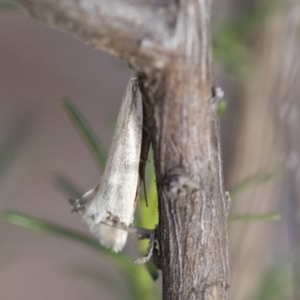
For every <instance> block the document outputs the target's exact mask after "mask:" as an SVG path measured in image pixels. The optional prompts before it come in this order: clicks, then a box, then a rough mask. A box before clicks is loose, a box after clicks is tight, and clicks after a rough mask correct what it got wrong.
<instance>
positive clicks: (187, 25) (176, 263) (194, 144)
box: [19, 0, 229, 300]
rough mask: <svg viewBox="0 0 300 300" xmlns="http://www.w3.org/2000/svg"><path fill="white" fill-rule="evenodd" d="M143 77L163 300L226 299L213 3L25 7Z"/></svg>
mask: <svg viewBox="0 0 300 300" xmlns="http://www.w3.org/2000/svg"><path fill="white" fill-rule="evenodd" d="M19 2H20V3H22V4H24V5H25V6H26V7H27V8H28V9H29V10H30V11H31V13H32V14H33V15H34V16H35V17H37V18H39V19H41V20H43V21H45V22H47V23H48V24H51V25H55V26H58V27H60V28H64V29H66V30H69V31H71V32H73V33H75V34H76V35H78V36H80V37H81V38H83V39H84V40H86V41H88V42H90V43H92V44H93V45H95V46H96V47H101V48H103V49H105V50H108V51H110V52H112V53H114V54H116V55H117V56H121V57H124V58H126V59H127V60H128V61H129V63H130V64H131V65H132V66H133V67H134V68H135V69H136V70H137V71H138V74H139V79H140V83H141V88H142V90H143V94H144V98H145V105H146V107H147V111H146V113H147V116H148V118H147V122H149V126H150V127H149V128H150V131H151V135H152V137H151V138H152V144H153V148H154V158H155V170H156V181H157V187H158V194H159V224H158V228H157V231H158V242H159V251H160V253H159V254H160V257H161V265H162V274H163V299H164V300H176V299H178V300H179V299H180V300H187V299H198V300H226V299H227V298H228V291H227V290H228V287H229V283H228V281H229V266H228V242H227V214H228V201H229V199H228V197H226V196H225V192H224V187H223V173H222V161H221V149H220V137H219V123H218V117H217V112H216V108H217V105H216V103H215V101H213V100H214V99H213V98H212V87H213V85H214V82H213V72H212V49H211V36H210V5H211V0H144V1H143V0H77V1H76V0H19Z"/></svg>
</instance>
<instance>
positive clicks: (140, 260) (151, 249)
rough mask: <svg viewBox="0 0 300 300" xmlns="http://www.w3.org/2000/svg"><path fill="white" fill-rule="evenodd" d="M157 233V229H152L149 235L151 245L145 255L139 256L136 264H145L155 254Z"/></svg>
mask: <svg viewBox="0 0 300 300" xmlns="http://www.w3.org/2000/svg"><path fill="white" fill-rule="evenodd" d="M155 233H156V230H155V229H154V230H152V231H151V233H150V236H149V245H148V248H147V251H146V254H145V256H143V257H141V258H138V259H137V260H136V261H135V262H134V263H135V264H145V263H146V262H148V261H149V260H150V258H151V257H152V255H153V252H154V249H155Z"/></svg>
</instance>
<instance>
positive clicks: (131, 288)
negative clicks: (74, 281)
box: [4, 99, 158, 300]
mask: <svg viewBox="0 0 300 300" xmlns="http://www.w3.org/2000/svg"><path fill="white" fill-rule="evenodd" d="M62 107H63V109H64V111H65V112H66V114H67V116H68V117H69V118H70V120H71V122H72V124H73V125H74V127H75V128H76V130H77V131H78V133H79V134H80V136H81V137H82V139H83V141H84V142H85V143H86V145H87V146H88V149H89V150H90V152H91V153H92V155H93V156H94V158H95V161H96V162H97V164H98V166H99V169H100V170H101V171H103V169H104V166H105V163H106V154H105V151H104V149H103V147H102V145H101V144H100V143H99V141H98V139H97V137H96V135H95V133H94V131H93V130H92V128H91V127H90V126H89V124H88V122H87V121H86V120H85V119H84V117H83V116H82V114H81V113H80V112H79V111H78V109H77V108H76V107H75V105H74V104H72V103H71V102H70V101H69V100H67V99H64V100H63V102H62ZM146 173H147V174H146V178H147V184H146V185H147V191H148V192H147V199H148V201H149V203H150V204H151V205H150V206H149V207H146V206H145V195H144V196H141V198H142V201H141V204H140V208H141V209H140V215H139V216H138V217H137V223H138V224H137V225H138V226H141V227H146V228H154V226H155V225H156V224H157V195H156V186H155V182H154V171H153V166H152V165H151V164H149V166H147V172H146ZM53 182H54V185H55V187H56V188H57V189H58V190H59V191H60V192H61V193H62V194H64V196H66V197H68V198H72V199H77V198H78V197H80V196H81V195H82V194H83V192H82V190H81V189H80V188H79V187H78V186H77V185H76V184H74V183H73V182H72V180H71V179H69V178H68V177H67V176H65V175H63V174H61V173H55V174H53ZM4 218H5V219H6V220H7V221H9V222H11V223H13V224H15V225H18V226H22V227H25V228H28V229H32V230H36V231H40V232H45V233H50V234H53V235H56V236H59V237H63V238H67V239H70V240H73V241H76V242H79V243H81V244H83V245H85V246H87V247H89V248H92V249H93V250H96V251H97V252H98V253H101V255H106V256H107V257H109V258H110V259H111V260H112V261H114V262H115V264H116V265H117V266H118V267H119V269H120V271H121V273H122V274H123V276H122V280H123V282H126V286H127V289H128V290H127V294H126V293H125V294H124V292H121V291H118V288H116V287H115V286H116V284H115V285H114V287H112V284H108V285H105V286H106V287H107V288H109V289H110V290H112V289H115V291H114V292H117V294H118V295H119V296H121V297H120V299H124V298H127V299H131V300H134V299H138V300H140V299H143V300H153V299H157V298H158V294H157V290H156V289H155V287H154V281H153V280H155V279H157V277H158V272H157V270H156V268H155V267H154V266H153V264H152V262H149V263H147V264H146V265H135V264H133V259H132V258H130V257H129V256H127V255H126V254H123V253H112V252H111V251H110V250H108V249H106V248H104V247H102V246H101V245H100V244H99V242H98V241H97V240H95V239H94V238H91V237H89V236H87V235H84V234H82V233H79V232H76V231H74V230H71V229H69V228H65V227H63V226H61V225H58V224H54V223H51V222H48V221H44V220H40V219H37V218H34V217H31V216H27V215H24V214H21V213H17V212H13V211H6V212H4ZM146 248H147V241H146V243H145V242H140V255H141V256H143V255H145V252H146ZM98 278H102V279H103V280H104V281H105V282H108V281H109V282H111V283H112V282H114V280H113V279H112V278H111V277H110V276H109V274H107V272H104V271H101V270H100V269H99V271H98ZM117 286H118V285H117Z"/></svg>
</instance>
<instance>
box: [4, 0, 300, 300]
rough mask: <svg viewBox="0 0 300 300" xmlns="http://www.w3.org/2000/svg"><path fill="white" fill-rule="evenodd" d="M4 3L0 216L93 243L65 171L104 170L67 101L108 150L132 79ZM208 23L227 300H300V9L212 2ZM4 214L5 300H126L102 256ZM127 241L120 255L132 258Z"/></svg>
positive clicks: (87, 180) (86, 175)
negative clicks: (218, 94)
mask: <svg viewBox="0 0 300 300" xmlns="http://www.w3.org/2000/svg"><path fill="white" fill-rule="evenodd" d="M0 8H1V10H0V210H1V212H2V215H3V212H5V211H7V210H10V211H16V212H19V213H22V214H25V215H29V216H34V217H36V218H39V219H42V220H48V221H51V222H53V223H56V224H60V225H61V226H65V227H68V228H71V229H73V230H77V231H79V232H82V233H85V234H87V235H89V233H88V230H87V228H86V227H85V226H84V225H83V224H82V223H81V222H80V218H79V217H78V216H77V215H76V214H71V212H70V211H71V208H70V205H69V203H68V197H67V196H66V195H63V194H62V193H61V191H60V190H59V188H58V187H57V181H58V178H61V177H60V176H62V174H63V176H66V177H67V178H70V180H71V182H73V183H74V184H76V187H78V188H79V189H80V190H82V191H86V190H88V189H90V188H92V187H93V186H94V185H96V184H97V183H98V181H99V179H100V176H101V173H100V171H99V169H98V167H97V164H96V163H95V161H94V159H93V157H92V155H91V154H90V153H89V151H88V149H87V147H86V146H85V144H84V143H83V141H82V138H81V137H80V136H79V135H78V133H77V132H76V130H75V129H74V126H73V125H72V123H71V122H70V120H69V119H70V117H68V116H67V114H66V113H65V111H64V109H63V108H62V99H63V97H68V98H69V99H70V100H71V101H72V103H73V104H72V105H75V106H76V107H77V109H78V110H79V111H80V113H81V114H82V115H83V116H84V117H85V119H86V120H87V121H88V122H89V124H90V125H91V127H92V128H93V129H94V130H95V132H96V134H97V136H98V138H99V140H100V141H101V143H102V145H103V149H105V150H106V151H108V149H109V145H110V142H111V139H112V134H113V128H114V122H115V120H116V116H117V113H118V108H119V105H120V102H121V99H122V96H123V93H124V91H125V87H126V85H127V82H128V80H129V78H130V76H131V75H132V74H133V71H132V70H130V69H129V68H128V66H127V64H126V63H125V62H124V61H121V60H119V59H117V58H115V57H113V56H111V55H109V54H106V53H104V52H102V51H99V50H94V49H93V48H92V47H90V46H87V45H85V44H84V43H83V42H82V41H80V40H78V39H75V38H73V37H72V36H71V35H69V34H67V33H64V32H61V31H59V30H56V29H52V28H50V27H47V26H45V25H43V24H42V23H40V22H38V21H36V20H33V19H32V18H31V17H29V16H28V15H27V13H26V12H24V11H23V10H21V9H20V8H19V7H16V6H14V5H13V4H11V2H9V1H5V0H1V1H0ZM212 24H213V37H214V39H213V40H214V55H215V77H216V85H217V86H221V87H222V89H223V90H224V91H225V100H226V103H227V106H226V109H225V111H224V113H223V114H222V116H221V130H222V143H223V159H224V172H225V183H226V189H227V190H229V191H230V192H231V196H232V206H231V213H230V215H231V217H230V220H229V239H230V264H231V288H230V293H231V297H230V299H233V300H248V299H254V300H268V299H272V300H277V299H278V300H279V299H295V300H297V299H298V300H299V299H300V280H299V279H300V274H299V270H300V258H299V255H300V168H299V167H300V166H299V164H300V160H299V158H300V156H299V155H300V134H299V129H300V119H299V109H300V104H299V97H300V96H299V95H300V81H299V79H300V60H299V54H298V53H299V49H300V35H299V33H300V3H299V1H297V0H290V1H288V0H285V1H283V0H282V1H271V0H269V1H255V0H246V1H237V0H223V1H215V2H214V4H213V19H212ZM141 205H142V204H141ZM279 214H280V220H277V219H278V216H279ZM5 219H7V218H4V217H1V220H0V298H1V300H2V299H3V300H16V299H22V300H32V299H43V300H48V299H49V300H50V299H55V298H56V299H72V300H77V299H78V300H79V299H112V300H115V299H122V298H120V297H119V296H118V295H116V294H113V293H112V289H109V288H107V287H108V285H109V284H108V283H107V281H105V278H104V277H105V276H103V275H107V274H109V276H110V279H111V278H115V279H116V280H118V281H116V282H120V281H121V282H122V279H121V277H120V276H121V275H120V272H119V270H118V268H117V267H116V264H114V263H113V262H112V261H111V260H110V259H108V257H109V256H107V255H106V254H105V253H102V254H100V255H99V252H97V251H93V250H92V251H91V250H90V249H88V248H87V247H85V246H84V245H82V244H80V243H76V241H70V240H68V239H66V238H59V237H58V236H55V235H49V234H45V233H39V232H35V231H31V230H28V229H24V228H21V227H18V226H14V225H13V224H11V223H9V222H8V221H7V220H5ZM130 241H132V243H131V242H129V243H127V246H126V248H125V253H131V254H129V256H130V257H131V260H132V261H134V259H136V258H137V255H138V254H137V253H136V251H135V250H134V249H135V244H134V239H130ZM132 253H133V254H132ZM118 284H119V283H118ZM118 284H115V286H116V288H117V287H118ZM111 285H112V286H114V284H113V283H111ZM158 286H159V283H158V284H156V285H155V286H154V288H155V289H159V288H158ZM128 299H134V297H133V296H132V297H131V296H128ZM135 299H143V300H144V299H145V297H144V298H141V297H140V298H139V296H136V298H135ZM149 299H151V297H149ZM152 299H159V298H152Z"/></svg>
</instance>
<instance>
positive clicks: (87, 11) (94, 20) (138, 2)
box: [16, 0, 177, 69]
mask: <svg viewBox="0 0 300 300" xmlns="http://www.w3.org/2000/svg"><path fill="white" fill-rule="evenodd" d="M16 1H17V2H18V3H20V4H21V5H23V6H24V7H25V8H26V9H27V10H28V11H29V12H30V13H31V15H32V16H33V17H34V18H37V19H39V20H41V21H44V22H45V23H47V24H49V25H51V26H55V27H58V28H61V29H64V30H67V31H69V32H72V33H73V34H75V35H76V36H78V37H80V38H81V39H83V40H84V41H86V42H87V43H89V44H92V45H94V46H95V47H96V48H101V49H103V50H106V51H108V52H110V53H112V54H114V55H116V56H119V57H122V58H125V59H126V60H128V61H129V62H130V63H131V64H132V65H133V66H134V67H135V68H136V69H140V63H139V62H142V65H145V62H149V59H150V60H151V59H152V57H153V54H154V52H155V51H158V52H159V51H160V50H162V48H161V47H160V46H159V45H160V44H162V43H163V42H164V41H166V40H168V37H169V35H170V32H171V30H172V27H173V26H174V23H175V18H176V11H177V6H176V5H175V2H176V1H173V0H168V1H166V0H165V1H160V0H156V1H155V0H101V1H100V0H16ZM153 2H154V3H155V5H154V4H153Z"/></svg>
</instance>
